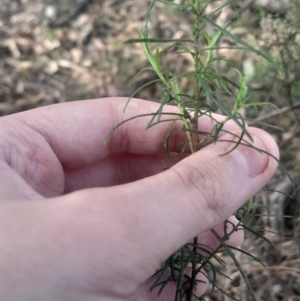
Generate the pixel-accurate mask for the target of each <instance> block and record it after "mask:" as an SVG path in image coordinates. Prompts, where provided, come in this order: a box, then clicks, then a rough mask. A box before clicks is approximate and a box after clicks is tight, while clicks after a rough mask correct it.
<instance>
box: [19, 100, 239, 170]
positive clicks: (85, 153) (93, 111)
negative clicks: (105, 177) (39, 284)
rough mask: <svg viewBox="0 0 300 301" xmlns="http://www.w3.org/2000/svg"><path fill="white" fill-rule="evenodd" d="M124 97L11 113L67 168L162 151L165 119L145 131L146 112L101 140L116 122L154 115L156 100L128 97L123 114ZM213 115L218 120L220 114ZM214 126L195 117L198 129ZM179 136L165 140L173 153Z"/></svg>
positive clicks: (166, 109)
mask: <svg viewBox="0 0 300 301" xmlns="http://www.w3.org/2000/svg"><path fill="white" fill-rule="evenodd" d="M127 100H128V98H104V99H95V100H85V101H75V102H68V103H62V104H55V105H51V106H47V107H43V108H38V109H35V110H32V111H27V112H23V113H19V114H16V115H14V117H15V118H18V119H19V120H21V121H22V122H24V123H25V124H26V125H28V126H30V127H31V128H33V129H35V130H36V131H38V132H39V133H40V134H42V136H43V137H44V138H45V139H46V140H47V141H48V143H49V145H50V146H51V147H52V149H53V151H54V153H55V154H56V156H57V157H58V159H59V160H60V162H61V163H62V164H63V165H64V166H65V167H67V168H68V167H70V168H80V167H83V166H88V165H91V164H95V163H96V162H99V161H100V160H102V159H103V158H105V157H107V156H108V155H109V154H110V153H115V152H126V153H132V154H148V155H149V154H155V153H161V152H165V149H164V146H163V142H164V140H165V137H166V135H167V134H168V131H169V129H170V122H162V123H160V124H158V125H156V126H155V127H153V128H150V129H148V130H147V131H145V129H146V126H147V124H148V123H149V120H150V119H151V116H148V117H141V118H136V119H134V121H129V122H126V123H124V124H123V125H122V126H120V127H118V128H117V129H116V130H115V131H114V132H113V133H112V135H111V136H110V137H109V139H108V141H107V143H105V144H104V140H105V138H106V136H107V135H108V133H109V132H110V131H111V130H112V129H113V128H114V127H115V126H116V125H118V124H120V123H122V122H124V121H125V120H127V119H130V118H132V117H134V116H137V115H143V114H149V113H155V112H156V111H157V110H158V108H159V106H160V104H158V103H154V102H150V101H144V100H139V99H132V100H131V101H130V103H129V104H128V106H127V108H126V111H125V112H123V110H124V106H125V104H126V102H127ZM164 112H165V113H172V114H174V113H175V114H176V113H178V109H177V107H175V106H169V105H168V106H167V105H166V106H165V107H164ZM170 117H171V118H176V116H174V115H173V116H171V115H169V116H168V117H166V116H165V115H164V116H163V117H162V120H163V119H166V118H167V119H170ZM214 117H215V118H216V119H220V120H222V119H223V116H221V115H215V116H214ZM214 125H215V122H213V121H212V120H211V118H209V117H205V116H204V117H203V118H200V119H199V128H200V129H201V131H204V132H209V131H210V130H211V129H212V128H213V126H214ZM231 126H233V125H231ZM181 127H182V123H181V122H176V123H174V126H173V132H176V131H178V130H179V129H180V128H181ZM234 127H236V126H234ZM184 139H186V138H185V135H184V133H182V134H181V135H177V136H176V137H174V139H171V141H170V146H169V150H170V151H171V152H172V151H175V150H176V149H177V147H178V146H179V145H180V144H181V143H182V142H183V141H184Z"/></svg>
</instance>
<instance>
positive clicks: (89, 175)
mask: <svg viewBox="0 0 300 301" xmlns="http://www.w3.org/2000/svg"><path fill="white" fill-rule="evenodd" d="M173 155H174V156H175V154H172V153H171V156H173ZM176 155H177V154H176ZM166 158H167V155H166V153H165V152H164V153H162V154H157V155H133V154H128V153H117V154H111V155H110V156H108V157H107V158H105V159H103V160H101V161H100V162H99V163H96V164H94V165H91V166H86V167H82V168H77V169H65V193H69V192H72V191H76V190H80V189H85V188H93V187H109V186H114V185H120V184H125V183H130V182H134V181H137V180H140V179H143V178H146V177H149V176H153V175H155V174H157V173H159V172H162V171H164V170H166V169H168V168H170V167H172V166H173V165H174V164H176V163H178V162H179V161H180V160H181V159H182V158H183V157H182V156H180V157H179V156H177V157H175V158H172V159H169V160H166Z"/></svg>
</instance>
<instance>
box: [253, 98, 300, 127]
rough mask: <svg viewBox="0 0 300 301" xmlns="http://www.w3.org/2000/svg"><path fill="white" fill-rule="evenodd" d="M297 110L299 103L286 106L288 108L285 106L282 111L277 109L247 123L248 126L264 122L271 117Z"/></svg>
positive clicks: (299, 106)
mask: <svg viewBox="0 0 300 301" xmlns="http://www.w3.org/2000/svg"><path fill="white" fill-rule="evenodd" d="M299 108H300V101H297V102H295V103H294V104H293V105H292V106H290V105H288V106H285V107H283V108H282V109H279V110H277V111H272V112H270V113H268V114H265V115H262V116H259V117H257V118H255V119H254V120H253V121H251V122H249V124H251V123H255V122H260V121H264V120H267V119H270V118H273V117H277V116H279V115H281V114H283V113H286V112H288V111H292V110H294V109H299Z"/></svg>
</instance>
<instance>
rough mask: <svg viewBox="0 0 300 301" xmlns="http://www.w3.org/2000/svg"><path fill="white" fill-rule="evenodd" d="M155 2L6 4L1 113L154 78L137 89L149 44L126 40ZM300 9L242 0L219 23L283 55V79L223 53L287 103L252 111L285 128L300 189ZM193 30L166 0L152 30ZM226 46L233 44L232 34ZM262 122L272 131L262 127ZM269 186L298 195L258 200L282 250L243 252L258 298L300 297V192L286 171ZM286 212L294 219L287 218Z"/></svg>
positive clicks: (34, 0)
mask: <svg viewBox="0 0 300 301" xmlns="http://www.w3.org/2000/svg"><path fill="white" fill-rule="evenodd" d="M149 2H150V1H146V0H145V1H142V0H125V1H124V0H123V1H122V0H103V1H100V0H99V1H97V0H44V1H42V0H0V3H1V5H0V116H4V115H7V114H11V113H15V112H19V111H23V110H28V109H31V108H35V107H39V106H45V105H49V104H53V103H59V102H65V101H72V100H77V99H90V98H100V97H106V96H129V95H130V94H131V93H132V92H133V91H134V90H135V89H136V88H138V87H140V86H142V85H143V84H144V83H146V82H147V81H149V80H152V79H154V78H155V77H153V75H152V74H148V73H145V74H143V76H142V77H141V78H140V79H139V80H138V81H137V82H135V84H134V85H132V87H129V86H128V82H129V81H130V79H131V78H132V77H133V76H134V75H136V74H137V72H138V71H139V70H141V69H142V68H143V67H146V66H148V65H147V62H146V59H145V56H144V53H143V49H142V46H141V45H138V44H135V45H124V44H122V43H123V42H124V41H125V40H127V39H129V38H138V37H139V31H138V30H139V29H140V28H141V27H142V26H143V20H144V16H145V14H146V11H147V7H148V4H149ZM177 2H180V1H177ZM292 5H293V1H266V0H265V1H251V0H250V1H236V2H234V4H232V5H231V6H229V7H226V8H224V9H223V11H222V13H221V14H220V15H218V17H217V19H216V22H218V23H219V24H224V23H225V22H227V21H229V20H231V21H232V25H230V31H231V33H233V34H236V35H238V36H239V37H241V38H243V39H244V40H246V41H247V42H248V43H250V44H251V45H253V46H255V47H262V48H263V49H264V50H265V51H267V52H268V53H269V54H270V55H272V56H273V57H274V58H275V59H276V60H277V61H278V63H279V65H280V73H279V75H278V73H276V72H275V70H274V69H272V68H270V67H269V66H267V65H266V64H265V63H263V62H262V61H260V59H259V58H257V57H255V56H253V55H251V54H245V53H242V52H239V51H237V50H230V49H229V50H228V49H227V50H222V51H220V54H222V55H226V57H227V58H228V59H229V60H230V61H231V63H232V64H233V66H235V67H236V68H238V69H239V70H241V71H243V72H247V70H248V71H249V70H250V71H249V72H252V71H251V70H254V76H253V79H252V81H251V82H250V90H251V92H255V93H257V94H254V95H255V96H254V98H255V100H256V101H270V102H272V103H274V104H276V105H277V106H278V107H279V108H282V109H283V111H282V112H283V113H282V114H278V112H276V111H274V109H273V108H270V107H266V108H264V109H259V110H258V111H253V110H249V111H246V112H243V114H245V116H246V117H249V118H250V117H251V118H256V120H257V121H266V122H268V123H271V124H273V125H276V126H280V127H282V128H283V129H284V131H283V132H281V131H279V130H276V129H269V131H270V132H271V133H272V134H273V136H274V138H275V139H276V140H277V142H278V144H279V146H280V149H281V159H282V163H283V165H284V167H285V168H286V169H288V171H289V172H290V173H291V174H292V175H293V177H294V179H295V181H296V185H297V184H298V185H299V184H300V180H299V176H298V175H299V168H300V126H299V120H300V118H299V107H300V103H299V100H300V72H299V70H300V62H299V47H300V34H299V28H300V9H299V5H298V4H297V3H296V5H295V6H292ZM297 5H298V6H297ZM297 9H298V10H297ZM298 17H299V18H298ZM189 30H190V20H189V18H186V17H185V16H184V15H182V14H181V13H179V12H176V11H174V10H170V9H169V8H168V9H167V8H166V7H165V5H164V4H158V5H157V6H156V8H155V14H154V18H153V19H152V21H151V24H150V31H151V35H152V36H154V37H156V38H166V39H168V38H176V39H179V38H182V37H185V36H186V35H187V34H188V32H189ZM222 43H224V45H226V46H228V45H229V46H230V44H229V42H228V41H226V39H225V40H223V41H222ZM162 64H163V66H164V67H165V68H168V69H170V70H172V72H173V73H175V74H178V73H179V72H181V71H182V69H185V70H189V68H191V66H192V61H191V59H190V58H189V57H188V56H187V55H180V56H177V57H176V59H174V55H172V53H170V55H167V56H166V57H165V59H164V61H163V63H162ZM218 68H220V70H221V71H222V72H225V74H226V75H227V76H229V77H230V76H233V77H234V74H233V72H232V71H231V70H227V69H222V68H223V67H222V65H220V66H218ZM182 84H183V85H184V87H185V89H186V91H185V92H186V93H189V92H190V91H191V89H193V86H192V83H190V82H189V81H188V80H186V81H185V82H182ZM258 92H259V93H258ZM137 97H140V98H145V99H149V100H154V101H160V87H159V86H156V85H153V86H151V87H150V88H147V89H145V90H144V91H142V92H140V93H138V94H137ZM256 126H261V127H263V128H264V125H260V124H258V123H256ZM269 187H270V188H271V189H273V190H274V189H275V190H280V191H284V192H285V193H286V194H287V195H289V194H292V193H294V195H295V198H296V199H295V200H292V199H291V198H289V197H287V196H286V195H283V194H279V193H276V192H272V193H271V192H266V191H263V192H261V193H260V194H259V195H258V196H257V197H256V199H257V201H258V202H262V203H263V204H265V205H268V206H269V208H270V210H271V213H272V214H273V217H271V218H267V217H260V218H256V219H253V220H252V221H249V223H250V225H252V226H253V227H256V228H259V229H260V231H261V233H263V234H264V235H266V236H267V237H268V238H269V239H270V240H272V241H274V242H275V243H276V245H277V246H278V247H277V249H274V248H271V247H269V246H268V245H267V244H266V243H264V242H262V240H259V239H255V238H254V237H251V236H249V239H248V240H246V242H245V245H244V248H245V249H246V250H247V251H248V252H250V253H252V254H256V256H258V257H260V258H261V260H262V261H264V263H265V264H266V268H265V269H264V268H262V267H261V266H258V265H257V263H256V262H255V261H254V260H251V258H249V257H246V256H244V255H242V254H240V253H237V254H236V256H237V258H238V259H239V260H240V261H241V263H242V265H243V268H244V269H245V271H246V273H247V274H248V276H249V277H250V278H251V282H252V284H253V287H254V290H255V292H256V294H257V300H286V301H292V300H300V299H299V296H300V218H299V201H300V198H299V194H300V193H299V192H298V191H296V192H295V191H294V190H293V189H292V188H291V184H290V182H289V181H288V180H287V179H286V177H285V175H284V172H283V171H282V170H279V171H278V173H277V175H276V177H275V178H274V179H273V180H272V182H271V183H270V185H269ZM284 214H285V215H292V216H294V218H292V219H283V218H281V217H278V215H284ZM275 215H276V216H277V217H276V216H275ZM226 261H227V262H228V273H229V275H230V276H231V278H232V281H229V280H225V279H223V280H222V281H221V284H220V287H221V288H222V289H223V290H224V291H226V292H227V293H228V294H230V295H232V296H234V297H235V298H236V299H238V300H250V297H249V296H248V295H247V293H246V289H245V286H244V285H243V282H242V281H241V279H240V276H238V273H237V269H236V267H235V266H234V265H233V264H232V263H231V262H230V259H228V258H227V259H226ZM207 300H229V297H226V296H224V295H223V294H221V293H220V292H219V291H216V292H214V293H208V295H207Z"/></svg>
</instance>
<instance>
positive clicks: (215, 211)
mask: <svg viewBox="0 0 300 301" xmlns="http://www.w3.org/2000/svg"><path fill="white" fill-rule="evenodd" d="M125 102H126V99H124V98H107V99H99V100H91V101H82V102H71V103H64V104H58V105H52V106H48V107H44V108H40V109H36V110H31V111H27V112H24V113H19V114H15V115H11V116H7V117H3V118H1V119H0V173H1V181H0V206H1V209H0V246H1V248H0V299H1V300H4V301H19V300H20V301H21V300H22V301H35V300H38V301H48V300H49V301H53V300H58V301H69V300H70V301H77V300H78V301H83V300H84V301H94V300H95V301H96V300H99V301H100V300H101V301H119V300H126V301H129V300H130V301H150V300H151V301H154V300H162V301H169V300H173V296H174V287H172V286H170V287H168V288H167V289H166V290H165V292H164V293H163V294H162V296H161V297H160V298H157V296H156V293H157V291H156V292H153V293H150V292H149V284H151V283H152V280H151V279H150V280H149V277H151V275H152V274H153V272H155V270H156V269H158V268H159V267H160V265H161V264H162V262H163V261H164V260H165V259H166V258H167V257H168V256H169V255H170V254H172V253H173V252H174V251H176V250H177V249H178V248H180V247H181V246H182V245H183V244H185V243H186V242H188V241H190V240H191V239H192V238H193V237H195V236H197V235H199V241H201V242H205V243H206V244H207V245H209V246H211V247H212V248H216V247H217V245H218V243H217V241H216V239H214V238H213V236H212V235H211V234H210V232H209V229H211V228H215V229H216V230H217V231H218V232H219V233H220V235H222V229H223V227H222V222H223V221H224V220H225V219H226V218H228V217H229V216H230V215H231V214H232V213H233V212H234V211H235V210H237V209H238V208H239V207H240V206H242V205H243V204H244V202H245V201H246V200H247V199H248V198H249V197H251V196H252V195H253V194H255V193H256V192H257V191H258V190H259V189H260V188H261V187H262V186H264V185H265V184H266V182H267V181H268V180H269V179H270V177H271V176H272V175H273V173H274V172H275V170H276V168H277V163H276V160H274V159H272V158H271V157H269V156H267V155H264V154H260V153H258V152H256V151H254V150H251V149H249V148H246V147H241V146H240V147H238V148H237V149H236V150H234V151H233V152H232V153H230V154H228V155H226V156H220V155H221V154H224V153H225V152H226V151H227V150H229V149H230V148H231V147H232V145H231V143H224V142H219V143H217V144H215V145H209V146H207V147H206V148H204V149H202V150H200V151H199V152H197V153H195V154H193V155H192V156H189V157H186V158H184V159H182V160H180V159H176V160H171V161H167V162H166V163H162V161H163V159H165V158H166V152H165V149H164V147H163V141H164V138H165V135H166V133H167V131H168V128H169V125H168V124H167V123H162V124H160V125H159V126H157V127H155V128H152V129H150V130H149V131H147V132H145V131H144V129H145V126H146V124H147V122H148V121H149V118H148V119H147V118H140V119H136V120H134V121H131V122H128V123H126V124H124V125H123V126H122V127H120V128H118V129H117V130H116V131H115V132H114V133H113V134H112V136H111V137H110V138H109V140H108V141H107V143H106V144H104V140H105V137H106V135H107V134H108V132H109V131H110V130H111V129H112V128H113V127H114V126H115V125H117V124H118V123H120V122H122V121H123V120H124V119H126V118H128V117H131V116H135V115H137V114H143V113H148V112H149V110H150V111H152V112H154V111H156V110H157V108H158V105H157V104H155V103H152V102H146V101H142V100H132V101H131V103H130V104H129V106H128V108H127V110H126V113H125V114H123V108H124V104H125ZM166 111H168V112H170V111H172V112H176V108H174V107H166ZM216 118H218V119H219V120H221V119H222V118H223V117H221V116H216ZM178 126H180V125H178ZM213 126H214V124H213V123H212V122H211V121H210V120H209V119H208V118H200V119H199V129H201V130H206V131H209V130H210V129H211V128H212V127H213ZM226 129H227V130H229V131H232V132H234V133H235V134H238V133H239V132H240V130H239V129H238V127H237V126H235V125H234V123H229V124H228V125H226ZM249 132H250V133H251V135H252V137H253V138H254V145H255V146H257V147H259V148H262V149H264V150H266V151H267V152H269V153H270V154H272V155H273V156H275V157H278V156H279V155H278V148H277V145H276V143H275V142H274V140H273V139H272V137H271V136H270V135H268V134H267V133H266V132H264V131H262V130H259V129H255V128H249ZM222 138H223V137H222ZM182 139H184V137H183V135H179V136H178V137H177V138H176V139H173V140H172V141H171V144H170V148H171V152H172V151H173V152H174V151H175V149H176V147H177V146H178V145H180V143H181V142H182ZM224 139H229V140H233V139H234V138H233V136H232V135H230V134H225V133H224ZM230 220H231V221H232V222H236V220H235V219H234V218H233V217H231V218H230ZM242 239H243V235H242V233H241V231H239V232H236V233H235V234H234V235H233V236H232V237H231V238H230V240H229V241H228V242H227V243H228V244H231V245H236V246H237V245H239V244H240V243H241V241H242ZM203 278H204V279H206V278H205V276H203ZM206 288H207V285H205V284H203V285H199V286H198V288H197V293H198V294H202V293H204V292H205V290H206Z"/></svg>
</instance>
